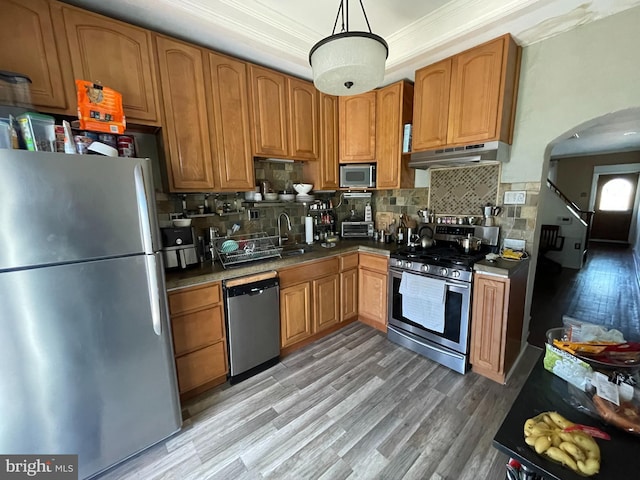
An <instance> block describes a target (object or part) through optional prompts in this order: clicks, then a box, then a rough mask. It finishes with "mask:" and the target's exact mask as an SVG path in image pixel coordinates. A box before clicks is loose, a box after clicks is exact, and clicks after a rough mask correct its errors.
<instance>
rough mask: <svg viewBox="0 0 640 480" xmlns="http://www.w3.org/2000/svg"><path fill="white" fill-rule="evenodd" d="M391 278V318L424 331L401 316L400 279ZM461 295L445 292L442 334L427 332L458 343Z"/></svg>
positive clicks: (449, 291) (461, 305)
mask: <svg viewBox="0 0 640 480" xmlns="http://www.w3.org/2000/svg"><path fill="white" fill-rule="evenodd" d="M392 278H393V305H392V313H393V318H395V319H397V320H402V321H403V322H406V323H408V324H409V325H413V326H414V327H417V328H421V329H422V330H427V329H425V327H424V326H422V325H419V324H417V323H415V322H413V321H411V320H409V319H408V318H405V317H404V316H403V315H402V295H401V294H400V293H399V290H400V280H401V278H400V277H395V276H394V277H392ZM463 302H464V298H463V294H461V293H457V292H453V291H451V290H447V297H446V304H445V309H444V332H443V333H439V332H434V331H433V330H427V331H428V332H429V333H430V334H431V335H436V336H438V337H443V338H446V339H447V340H450V341H452V342H454V343H460V323H461V319H462V312H463Z"/></svg>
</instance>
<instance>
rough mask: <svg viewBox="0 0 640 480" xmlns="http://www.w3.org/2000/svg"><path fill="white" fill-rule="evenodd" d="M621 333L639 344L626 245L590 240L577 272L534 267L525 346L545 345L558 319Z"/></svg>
mask: <svg viewBox="0 0 640 480" xmlns="http://www.w3.org/2000/svg"><path fill="white" fill-rule="evenodd" d="M563 315H568V316H570V317H573V318H576V319H578V320H583V321H585V322H590V323H595V324H598V325H602V326H604V327H606V328H616V329H618V330H620V331H621V332H622V333H623V334H624V335H625V338H626V339H627V340H634V341H640V289H639V288H638V277H637V276H636V268H635V265H634V260H633V253H632V249H631V247H630V246H628V245H621V244H612V243H601V242H591V243H590V244H589V250H588V257H587V261H586V263H585V266H584V267H583V268H582V269H580V270H574V269H570V268H562V269H561V271H557V270H555V269H553V268H548V267H547V268H545V267H544V266H539V267H538V270H537V273H536V279H535V284H534V290H533V299H532V304H531V323H530V327H529V332H530V333H529V343H531V344H532V345H537V346H539V347H543V346H544V342H545V333H546V331H547V330H548V329H549V328H553V327H561V326H562V316H563Z"/></svg>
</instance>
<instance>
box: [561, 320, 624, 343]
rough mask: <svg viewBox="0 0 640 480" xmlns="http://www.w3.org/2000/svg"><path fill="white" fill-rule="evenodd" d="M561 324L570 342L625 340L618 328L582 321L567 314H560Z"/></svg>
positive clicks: (617, 341)
mask: <svg viewBox="0 0 640 480" xmlns="http://www.w3.org/2000/svg"><path fill="white" fill-rule="evenodd" d="M562 324H563V325H564V326H565V328H566V329H567V330H568V331H569V339H570V340H571V341H572V342H593V341H600V342H615V343H624V342H625V339H624V335H623V334H622V332H621V331H619V330H616V329H610V330H609V329H606V328H604V327H602V326H601V325H595V324H593V323H588V322H583V321H581V320H578V319H576V318H573V317H570V316H568V315H563V316H562Z"/></svg>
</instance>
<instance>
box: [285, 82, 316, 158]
mask: <svg viewBox="0 0 640 480" xmlns="http://www.w3.org/2000/svg"><path fill="white" fill-rule="evenodd" d="M287 90H288V92H289V125H290V130H289V141H290V148H289V156H291V157H293V158H296V159H301V160H317V159H318V158H319V157H320V154H319V147H318V91H317V90H316V88H315V87H314V86H313V83H310V82H305V81H304V80H298V79H297V78H291V77H287Z"/></svg>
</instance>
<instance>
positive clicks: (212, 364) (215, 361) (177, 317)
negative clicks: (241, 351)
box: [169, 282, 229, 398]
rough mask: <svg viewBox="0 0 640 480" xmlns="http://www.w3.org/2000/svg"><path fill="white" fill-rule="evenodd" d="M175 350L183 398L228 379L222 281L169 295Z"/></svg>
mask: <svg viewBox="0 0 640 480" xmlns="http://www.w3.org/2000/svg"><path fill="white" fill-rule="evenodd" d="M169 313H170V314H171V330H172V333H173V349H174V355H175V359H176V370H177V374H178V389H179V391H180V396H181V397H182V398H189V397H191V396H194V395H197V394H199V393H201V392H203V391H205V390H207V389H209V388H211V387H213V386H215V385H218V384H220V383H223V382H225V381H226V379H227V373H228V371H229V365H228V360H227V340H226V332H225V320H224V308H223V305H222V290H221V285H220V282H215V283H209V284H206V285H198V286H195V287H189V288H184V289H180V290H176V291H173V292H170V293H169Z"/></svg>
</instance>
